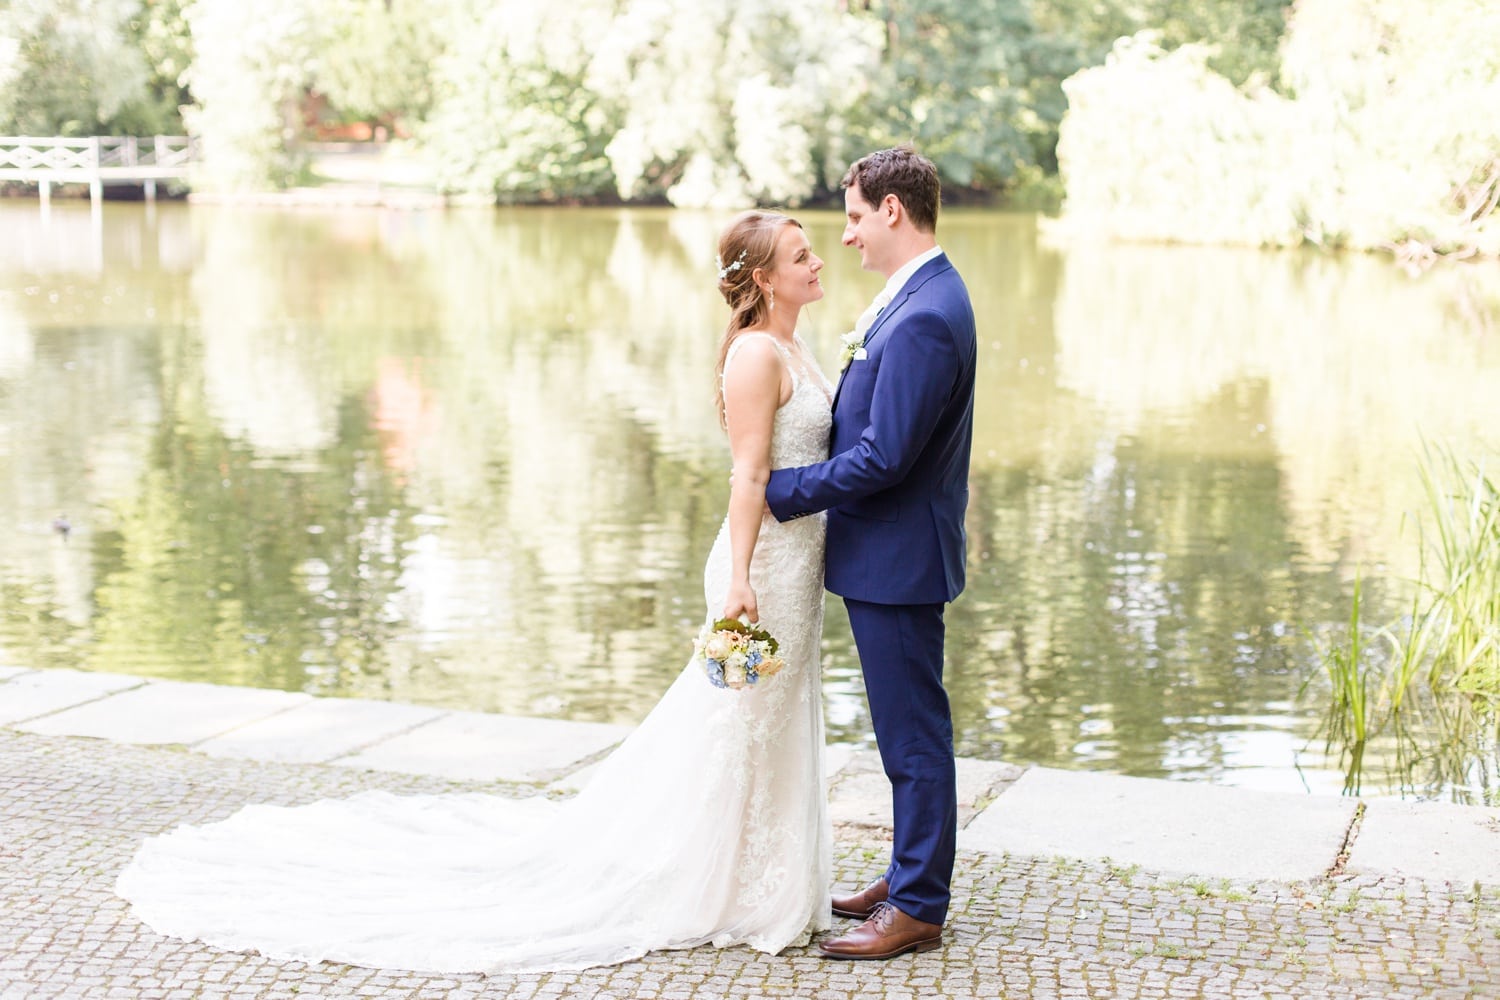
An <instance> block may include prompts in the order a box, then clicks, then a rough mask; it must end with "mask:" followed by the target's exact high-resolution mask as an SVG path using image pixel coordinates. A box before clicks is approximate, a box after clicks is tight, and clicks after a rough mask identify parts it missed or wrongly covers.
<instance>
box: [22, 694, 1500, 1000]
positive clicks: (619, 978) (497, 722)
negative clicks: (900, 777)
mask: <svg viewBox="0 0 1500 1000" xmlns="http://www.w3.org/2000/svg"><path fill="white" fill-rule="evenodd" d="M623 733H624V730H623V729H621V728H619V727H610V726H598V725H591V724H580V723H567V722H557V721H552V720H537V719H514V718H508V717H502V716H492V715H483V714H479V713H468V712H453V711H440V710H435V709H427V708H421V707H417V706H409V705H391V704H384V703H369V702H356V701H344V700H339V699H312V698H308V697H306V696H303V695H293V694H283V693H279V692H266V691H255V690H248V689H239V688H222V687H215V686H212V685H199V684H179V683H173V682H164V681H146V680H143V679H140V678H133V677H121V676H115V675H102V674H86V673H77V672H72V671H27V670H23V669H18V668H14V667H10V668H7V667H0V1000H22V998H32V997H36V998H70V1000H71V998H95V997H99V998H116V997H118V998H122V1000H129V998H141V1000H166V998H171V1000H176V998H184V1000H185V998H235V1000H239V998H252V997H253V998H266V1000H270V998H277V1000H290V998H293V997H308V996H314V997H390V998H395V997H412V998H418V997H420V998H440V997H441V998H449V997H451V998H462V1000H471V998H479V997H486V998H488V997H520V998H526V997H547V998H551V997H599V998H606V997H608V998H617V1000H623V998H627V997H642V998H644V997H653V998H654V997H662V998H684V1000H686V998H728V997H735V998H741V997H743V998H756V997H814V998H827V1000H843V998H854V997H912V998H916V997H975V998H978V997H1014V998H1023V997H1037V998H1049V997H1056V998H1084V997H1088V998H1135V997H1141V998H1161V1000H1167V998H1176V997H1183V998H1186V997H1271V998H1280V997H1309V998H1311V997H1320V998H1321V997H1329V998H1349V1000H1355V998H1359V1000H1365V998H1377V997H1379V998H1383V997H1435V998H1450V997H1451V998H1455V1000H1456V998H1460V997H1463V998H1468V997H1488V998H1496V997H1500V810H1494V809H1480V808H1463V807H1456V806H1443V805H1410V804H1402V803H1393V802H1385V801H1378V800H1377V801H1370V802H1367V803H1361V802H1359V801H1356V800H1350V799H1330V798H1319V797H1313V796H1292V795H1280V794H1272V793H1264V792H1250V791H1244V790H1237V789H1227V788H1222V787H1217V786H1206V785H1195V784H1187V783H1180V782H1166V781H1148V780H1143V779H1134V778H1122V777H1117V776H1112V775H1097V774H1080V773H1074V772H1064V771H1056V770H1051V769H1045V768H1030V769H1026V770H1021V769H1017V768H1013V767H1009V766H1007V765H1001V764H993V763H987V762H982V761H960V784H961V796H962V798H963V799H964V808H963V816H962V820H963V823H964V829H963V831H962V833H961V835H960V847H961V852H960V856H959V863H958V869H957V872H956V874H955V904H954V910H953V913H952V915H951V918H950V921H949V924H948V934H947V943H946V944H945V946H944V947H943V948H942V949H941V950H939V951H936V952H932V953H930V954H926V955H921V956H905V957H902V958H899V959H896V960H893V961H890V962H883V963H852V962H835V961H829V960H825V959H822V958H820V957H818V956H817V954H816V952H815V951H813V950H812V949H792V950H789V951H788V952H786V953H785V954H783V955H780V956H776V957H769V956H764V955H759V954H756V953H753V952H750V951H746V950H744V949H728V950H724V951H714V950H711V949H697V950H694V951H688V952H665V953H655V954H652V955H650V956H647V958H646V959H645V960H642V961H639V962H632V963H630V964H628V965H623V966H618V967H611V968H606V969H598V970H592V971H587V972H578V973H567V974H552V975H539V976H523V977H508V976H507V977H492V978H485V977H482V976H450V977H434V976H420V975H410V974H406V973H403V972H399V971H390V970H370V969H363V968H355V967H350V966H342V965H329V964H321V965H315V966H307V965H303V964H300V963H282V962H273V961H270V960H267V959H265V958H262V957H260V956H256V955H243V954H238V953H228V952H220V951H216V950H214V949H212V948H209V947H206V946H204V945H200V944H195V943H191V942H183V941H178V940H174V939H170V938H162V937H159V936H157V935H155V934H153V933H152V932H151V931H150V930H148V929H147V928H145V927H144V926H143V925H141V924H140V923H139V922H137V921H136V920H135V919H133V918H132V917H131V915H130V912H129V910H128V908H127V907H126V905H125V904H124V903H123V902H122V901H121V900H119V899H118V898H117V897H115V896H114V894H113V891H112V887H113V883H114V879H115V876H116V875H117V874H118V872H119V870H120V868H121V867H122V866H123V865H124V864H125V862H126V861H127V860H128V859H129V857H130V856H131V854H132V853H133V852H134V850H135V848H136V845H137V844H139V842H140V841H141V840H142V838H144V837H146V836H149V835H151V834H155V833H160V832H163V831H165V830H168V829H170V828H171V827H173V826H174V825H176V824H178V823H182V822H195V823H201V822H208V821H212V820H215V819H221V818H223V817H225V816H227V815H229V814H230V813H232V812H234V811H235V810H236V809H238V808H240V807H241V806H243V805H245V804H248V803H252V802H275V803H285V804H292V803H300V802H308V801H312V800H314V799H318V798H322V797H328V796H344V795H349V794H353V793H354V792H357V791H361V790H364V789H372V788H382V789H387V790H391V791H397V792H440V791H447V790H465V791H472V790H485V789H492V790H502V789H503V790H506V791H509V792H515V791H517V790H520V791H538V792H540V791H551V792H553V793H558V792H566V791H567V790H568V789H570V788H575V787H577V786H578V785H579V784H580V783H581V782H583V781H586V780H587V779H588V775H589V768H590V764H591V763H592V762H593V761H595V760H597V759H598V757H599V756H601V755H602V754H603V753H606V752H607V750H608V748H609V747H610V746H612V745H613V744H614V743H615V742H617V741H618V739H619V738H620V737H621V736H622V735H623ZM829 766H830V770H831V778H830V801H831V805H832V809H833V813H834V816H835V820H836V822H837V823H838V830H837V834H838V836H837V842H838V855H837V857H836V867H837V874H838V877H839V879H840V881H841V882H843V883H844V884H847V885H853V884H855V883H858V882H861V881H863V880H865V879H867V878H869V877H871V876H873V875H874V874H875V873H876V870H877V869H878V867H879V866H880V865H881V863H882V861H883V859H884V853H885V850H886V846H887V842H888V839H889V816H888V811H887V810H888V807H887V806H886V805H885V802H884V800H885V790H884V787H883V778H882V777H881V775H880V773H879V769H878V762H877V761H876V760H875V759H874V757H873V755H871V754H868V753H863V752H849V751H847V750H841V749H839V748H830V756H829Z"/></svg>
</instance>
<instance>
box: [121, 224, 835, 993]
mask: <svg viewBox="0 0 1500 1000" xmlns="http://www.w3.org/2000/svg"><path fill="white" fill-rule="evenodd" d="M719 267H720V270H719V291H720V292H721V293H722V294H723V295H724V298H725V300H726V301H727V302H728V303H729V306H730V310H731V314H730V320H729V324H728V328H727V329H726V331H725V333H724V338H723V343H722V345H721V348H720V352H719V363H718V375H719V384H718V393H717V399H718V406H719V412H720V420H721V422H723V424H724V426H725V428H726V429H727V431H728V435H729V444H730V450H731V453H732V455H733V460H734V475H733V479H732V485H731V488H730V498H729V511H728V516H727V517H726V518H725V522H724V526H723V527H722V528H721V530H720V531H719V535H718V538H717V540H716V541H715V542H714V546H713V550H712V552H711V553H710V554H709V557H708V562H707V565H706V566H705V567H704V571H703V585H704V596H705V599H706V601H707V607H708V617H709V618H710V619H712V618H717V617H731V618H732V617H741V618H744V619H745V620H748V621H751V622H754V621H756V620H758V621H759V622H760V624H761V625H762V626H763V627H764V628H766V629H768V630H769V631H770V632H771V633H772V634H773V635H774V636H775V637H776V638H777V639H778V640H779V642H780V644H781V650H780V652H781V657H782V659H783V660H784V661H785V664H786V665H785V667H784V668H783V669H782V670H781V672H780V673H778V674H776V675H774V676H770V677H766V678H764V679H762V680H761V682H760V683H759V684H757V685H755V686H754V687H747V688H744V689H742V690H721V689H719V688H716V687H714V686H713V685H712V684H710V683H709V680H708V679H707V677H706V676H705V675H704V674H703V672H702V670H701V669H699V668H698V667H697V666H694V665H691V664H690V665H689V666H688V667H687V668H686V669H685V670H684V671H683V672H682V674H681V675H679V676H678V678H677V680H676V681H675V682H674V683H673V684H672V686H671V687H670V688H669V689H668V691H667V693H666V694H665V695H664V696H663V697H662V699H661V701H660V702H659V703H658V704H657V705H656V707H655V708H654V709H653V710H652V711H651V713H650V715H648V716H647V717H646V719H645V721H643V722H642V723H641V725H640V726H639V727H638V728H637V729H636V730H635V731H634V732H633V733H632V734H631V735H630V736H629V738H627V739H626V740H625V741H624V742H623V743H622V744H621V745H620V746H619V748H618V749H616V750H615V752H614V753H613V754H611V755H610V757H609V758H608V759H607V760H606V761H605V762H604V763H603V764H602V765H601V766H600V768H599V769H598V771H597V772H596V775H595V777H594V778H593V779H592V781H590V783H589V784H588V785H587V787H586V788H585V789H584V790H583V791H582V792H580V793H579V794H578V795H577V796H576V797H574V798H572V799H570V800H567V801H566V802H563V803H560V804H559V803H554V802H550V801H547V800H545V799H541V798H537V799H511V798H506V797H504V796H499V795H478V794H466V795H461V794H451V795H435V796H433V795H429V796H398V795H392V794H389V793H385V792H378V791H377V792H366V793H362V794H359V795H355V796H353V797H352V798H348V799H330V800H323V801H319V802H316V803H313V804H311V805H307V806H299V807H294V808H287V807H280V806H266V805H252V806H247V807H245V808H243V809H241V810H240V811H239V812H237V813H236V814H234V815H233V816H231V817H229V818H228V819H226V820H224V821H222V822H218V823H212V824H208V825H206V826H196V827H195V826H183V827H179V828H177V829H175V830H173V831H171V832H169V833H167V834H164V835H162V836H158V837H152V838H150V839H148V840H147V841H146V842H145V843H144V844H142V845H141V847H140V850H139V851H138V852H137V854H136V855H135V857H134V859H133V860H132V861H131V862H130V863H129V864H128V865H127V866H126V868H125V870H124V871H123V872H122V873H121V875H120V878H119V881H118V884H117V891H118V892H119V894H120V895H121V896H123V897H124V898H125V899H127V900H129V901H130V903H131V904H132V907H133V910H134V912H135V914H136V915H137V916H138V917H139V918H140V919H141V920H142V921H144V922H145V923H147V924H149V925H150V926H151V927H152V928H153V929H154V930H156V931H157V932H159V933H161V934H165V935H170V936H173V937H179V938H186V939H197V940H202V941H205V942H207V943H209V944H211V945H214V946H216V947H220V948H225V949H229V950H236V951H258V952H261V953H263V954H266V955H268V956H271V957H274V958H278V959H295V960H302V961H307V962H317V961H332V962H342V963H351V964H355V965H364V966H373V967H380V968H399V969H409V970H413V971H422V972H474V971H483V972H491V973H515V972H524V971H539V970H566V969H580V968H586V967H589V966H594V965H606V964H613V963H617V962H624V961H629V960H631V959H634V958H637V957H639V956H641V955H643V954H645V953H646V952H648V951H651V950H653V949H658V948H692V947H697V946H699V945H703V944H711V945H713V946H715V947H727V946H730V945H738V944H743V945H748V946H749V947H752V948H755V949H758V950H760V951H764V952H771V953H775V952H779V951H780V950H781V949H783V948H786V947H788V946H794V945H801V944H806V943H807V942H808V940H809V938H810V936H811V934H812V933H814V932H816V931H820V930H824V929H826V928H827V927H828V924H829V919H830V918H829V912H830V911H829V896H828V888H827V887H828V884H829V876H830V870H829V869H830V866H831V854H832V848H831V833H830V829H829V820H828V811H827V802H826V799H825V792H824V786H823V763H822V753H823V716H822V698H821V684H820V677H819V635H820V632H821V630H822V622H823V531H824V520H823V516H822V515H821V514H820V515H816V516H811V517H804V518H798V519H796V520H793V521H789V522H787V523H785V524H781V523H778V522H777V521H776V520H775V519H774V518H773V517H771V515H770V514H768V513H766V512H765V484H766V481H767V478H768V476H769V473H770V470H771V469H773V468H779V467H785V466H798V465H806V464H809V463H811V462H816V461H821V460H823V459H825V458H826V457H827V453H828V437H829V427H830V421H831V417H830V408H831V399H830V397H831V395H832V387H831V386H830V385H829V383H828V380H827V379H826V378H824V377H823V375H822V373H821V371H820V370H819V369H818V367H817V365H816V363H815V362H814V361H813V359H812V355H811V353H810V352H809V351H808V349H807V346H806V344H804V343H803V342H802V339H801V338H800V337H798V336H797V334H796V323H797V318H798V315H799V313H800V312H801V309H802V307H803V306H804V305H806V304H807V303H809V302H813V301H816V300H817V299H820V298H822V296H823V289H822V287H821V285H820V284H819V281H818V272H819V271H820V270H821V269H822V267H823V262H822V261H821V260H820V259H818V257H817V256H816V255H815V254H814V253H813V252H812V249H811V247H810V246H809V244H808V240H807V236H806V235H805V234H804V232H803V231H802V227H801V225H800V224H799V223H798V222H796V221H795V220H793V219H791V218H788V217H786V216H784V215H778V214H775V213H771V212H758V211H752V212H745V213H743V214H741V215H739V216H737V217H736V218H735V219H734V220H733V221H732V222H731V223H730V224H729V226H728V227H727V228H726V229H725V230H724V232H723V234H722V236H721V237H720V240H719Z"/></svg>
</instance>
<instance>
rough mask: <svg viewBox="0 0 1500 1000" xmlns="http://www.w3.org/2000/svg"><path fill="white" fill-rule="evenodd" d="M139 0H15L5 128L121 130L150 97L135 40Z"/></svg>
mask: <svg viewBox="0 0 1500 1000" xmlns="http://www.w3.org/2000/svg"><path fill="white" fill-rule="evenodd" d="M139 7H140V2H139V0H12V2H10V3H8V4H6V5H5V6H3V7H0V133H8V134H12V135H14V134H18V133H19V134H21V135H70V136H78V135H97V134H100V133H104V134H109V133H112V132H115V131H117V128H118V126H117V125H116V120H117V119H119V120H120V121H124V122H128V121H130V120H131V117H132V114H133V113H134V112H135V111H136V110H137V109H138V107H139V105H141V104H143V103H145V102H146V101H147V89H146V88H147V80H148V75H149V71H148V68H147V65H146V60H145V58H144V57H143V56H142V55H141V53H140V51H139V50H138V49H136V48H135V47H133V46H132V45H131V44H130V43H129V40H128V28H127V25H128V23H129V21H130V19H131V18H132V17H134V16H135V15H136V13H137V11H138V10H139Z"/></svg>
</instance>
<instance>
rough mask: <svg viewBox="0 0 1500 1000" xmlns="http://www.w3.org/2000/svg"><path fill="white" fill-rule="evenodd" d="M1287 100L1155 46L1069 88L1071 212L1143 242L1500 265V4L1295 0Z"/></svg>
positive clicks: (1136, 47) (1286, 60)
mask: <svg viewBox="0 0 1500 1000" xmlns="http://www.w3.org/2000/svg"><path fill="white" fill-rule="evenodd" d="M1281 78H1282V82H1283V85H1284V87H1285V90H1286V93H1284V94H1283V93H1277V92H1273V91H1271V90H1269V89H1265V88H1236V87H1234V86H1232V85H1231V84H1230V83H1229V82H1228V81H1227V80H1225V79H1224V78H1223V77H1221V76H1219V75H1218V74H1217V73H1215V72H1213V71H1212V70H1211V69H1209V68H1208V66H1207V60H1206V52H1205V51H1204V50H1202V49H1194V48H1193V47H1184V48H1182V49H1178V50H1177V51H1175V52H1172V53H1170V54H1169V53H1164V52H1163V51H1162V50H1161V49H1159V48H1157V47H1156V46H1155V45H1154V44H1152V42H1151V40H1150V39H1149V38H1144V37H1139V36H1138V37H1136V38H1132V39H1127V40H1124V41H1122V42H1121V43H1119V44H1117V45H1116V47H1115V49H1114V51H1113V53H1112V54H1111V56H1110V59H1109V60H1108V62H1107V63H1106V64H1105V65H1104V66H1102V67H1097V68H1093V69H1088V70H1083V71H1081V72H1079V73H1077V74H1075V75H1074V76H1072V77H1071V78H1069V80H1068V81H1067V82H1066V84H1065V90H1066V92H1067V96H1068V100H1069V110H1068V113H1067V115H1066V117H1065V118H1064V120H1063V125H1062V130H1061V138H1060V141H1059V144H1058V160H1059V163H1060V166H1061V170H1062V174H1063V180H1064V183H1065V185H1066V190H1067V195H1066V203H1065V211H1066V215H1067V216H1068V217H1069V218H1070V219H1072V220H1073V221H1075V222H1077V223H1079V224H1080V225H1085V226H1096V227H1099V228H1102V229H1104V230H1106V231H1108V232H1110V233H1113V234H1115V235H1119V236H1124V237H1126V238H1136V239H1161V240H1178V241H1183V242H1224V243H1251V244H1263V245H1280V246H1286V245H1295V244H1298V243H1302V242H1311V243H1316V244H1320V245H1331V246H1349V247H1355V248H1360V249H1376V248H1394V249H1397V250H1399V251H1400V252H1401V253H1403V254H1415V255H1417V256H1419V257H1420V256H1430V255H1431V254H1433V253H1462V254H1467V253H1475V252H1478V253H1486V254H1497V253H1500V226H1497V223H1496V217H1497V216H1496V206H1497V203H1500V115H1495V114H1492V113H1488V109H1491V108H1494V107H1497V106H1500V5H1496V4H1493V3H1490V2H1488V0H1302V2H1301V3H1299V4H1298V5H1297V7H1296V8H1295V10H1294V12H1293V16H1292V20H1291V27H1290V34H1289V36H1288V38H1287V40H1286V44H1285V46H1284V48H1283V54H1282V67H1281Z"/></svg>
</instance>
